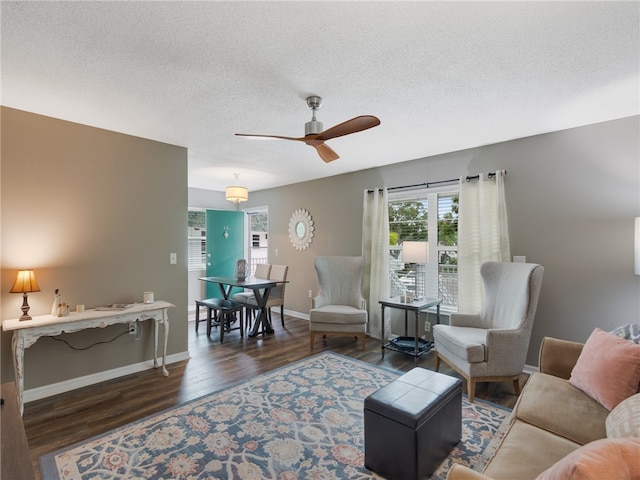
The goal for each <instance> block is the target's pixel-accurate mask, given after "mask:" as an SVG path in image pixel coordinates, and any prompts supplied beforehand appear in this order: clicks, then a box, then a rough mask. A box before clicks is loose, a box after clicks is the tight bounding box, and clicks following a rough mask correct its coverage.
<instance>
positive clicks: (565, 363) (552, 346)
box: [538, 337, 584, 379]
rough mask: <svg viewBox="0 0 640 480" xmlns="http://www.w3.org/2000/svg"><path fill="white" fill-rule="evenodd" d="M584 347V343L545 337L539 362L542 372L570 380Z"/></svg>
mask: <svg viewBox="0 0 640 480" xmlns="http://www.w3.org/2000/svg"><path fill="white" fill-rule="evenodd" d="M583 346H584V344H583V343H578V342H570V341H569V340H560V339H558V338H552V337H544V338H543V339H542V345H540V359H539V362H538V364H539V366H540V372H542V373H546V374H549V375H553V376H555V377H560V378H565V379H569V377H571V370H573V367H574V366H575V364H576V362H577V361H578V357H579V356H580V352H582V347H583Z"/></svg>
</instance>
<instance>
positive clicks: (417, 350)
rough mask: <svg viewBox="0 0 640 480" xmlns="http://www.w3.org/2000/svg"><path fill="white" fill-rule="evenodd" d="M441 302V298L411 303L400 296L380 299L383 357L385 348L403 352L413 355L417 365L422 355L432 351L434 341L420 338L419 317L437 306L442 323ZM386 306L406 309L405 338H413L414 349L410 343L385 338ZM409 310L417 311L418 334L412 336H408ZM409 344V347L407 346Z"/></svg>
mask: <svg viewBox="0 0 640 480" xmlns="http://www.w3.org/2000/svg"><path fill="white" fill-rule="evenodd" d="M441 303H442V300H441V299H439V298H423V299H422V300H414V301H413V302H410V303H404V302H401V301H400V297H399V296H398V297H393V298H386V299H383V300H380V309H381V310H382V345H381V346H380V347H381V350H382V358H384V351H385V349H387V350H392V351H394V352H402V353H405V354H407V355H413V357H414V362H415V364H416V365H417V364H418V358H420V356H421V355H424V354H425V353H427V352H430V351H431V350H432V349H433V342H427V341H425V340H422V339H420V338H418V336H417V332H418V317H419V315H420V312H421V311H423V310H426V309H427V308H431V307H436V323H440V304H441ZM385 307H389V308H397V309H400V310H404V334H405V338H404V339H407V340H409V339H410V340H413V350H411V349H410V344H409V345H404V344H400V343H398V342H395V341H394V340H391V341H387V339H386V338H384V337H385V333H384V332H385V329H384V309H385ZM409 312H414V313H415V330H414V331H415V332H416V336H414V337H410V338H409V337H407V335H408V329H407V321H408V314H409ZM408 346H409V348H407V347H408Z"/></svg>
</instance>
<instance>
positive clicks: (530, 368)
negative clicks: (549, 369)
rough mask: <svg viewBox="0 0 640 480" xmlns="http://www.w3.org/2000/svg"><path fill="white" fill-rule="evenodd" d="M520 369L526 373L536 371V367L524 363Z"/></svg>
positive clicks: (529, 373)
mask: <svg viewBox="0 0 640 480" xmlns="http://www.w3.org/2000/svg"><path fill="white" fill-rule="evenodd" d="M522 371H523V372H524V373H526V374H528V375H531V374H532V373H536V372H537V371H538V367H534V366H533V365H525V366H524V368H523V369H522Z"/></svg>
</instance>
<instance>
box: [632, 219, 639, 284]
mask: <svg viewBox="0 0 640 480" xmlns="http://www.w3.org/2000/svg"><path fill="white" fill-rule="evenodd" d="M633 252H634V263H633V271H634V273H635V274H636V275H640V217H636V228H635V234H634V239H633Z"/></svg>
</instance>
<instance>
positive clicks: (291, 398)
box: [40, 353, 509, 480]
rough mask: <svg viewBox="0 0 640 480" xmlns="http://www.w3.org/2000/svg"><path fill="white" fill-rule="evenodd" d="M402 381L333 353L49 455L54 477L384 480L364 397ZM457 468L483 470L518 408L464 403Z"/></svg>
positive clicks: (443, 469) (453, 458) (47, 475)
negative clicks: (370, 458) (367, 442)
mask: <svg viewBox="0 0 640 480" xmlns="http://www.w3.org/2000/svg"><path fill="white" fill-rule="evenodd" d="M398 376H399V374H398V373H394V372H390V371H388V370H384V369H382V368H379V367H376V366H374V365H371V364H368V363H364V362H361V361H359V360H354V359H351V358H349V357H345V356H342V355H338V354H334V353H321V354H318V355H315V356H313V357H310V358H307V359H304V360H301V361H299V362H296V363H292V364H291V365H288V366H287V367H283V368H281V369H278V370H274V371H272V372H269V373H266V374H263V375H260V376H258V377H256V378H255V379H253V380H249V381H246V382H243V383H241V384H238V385H236V386H234V387H230V388H227V389H224V390H222V391H219V392H215V393H212V394H209V395H206V396H204V397H202V398H200V399H197V400H193V401H190V402H188V403H185V404H183V405H180V406H178V407H174V408H172V409H170V410H167V411H165V412H163V413H160V414H157V415H154V416H152V417H149V418H146V419H144V420H140V421H138V422H135V423H133V424H129V425H126V426H125V427H122V428H120V429H117V430H114V431H111V432H109V433H106V434H104V435H102V436H99V437H95V438H91V439H89V440H87V441H85V442H81V443H79V444H77V445H74V446H71V447H68V448H65V449H63V450H60V451H57V452H54V453H52V454H49V455H46V456H44V457H41V458H40V467H41V471H42V476H43V478H44V479H45V480H50V479H56V480H61V479H87V480H88V479H91V480H94V479H128V480H131V479H198V480H200V479H203V480H205V479H206V480H211V479H224V478H237V479H245V480H249V479H256V480H258V479H274V480H275V479H278V480H295V479H312V480H329V479H345V478H347V479H357V480H363V479H379V478H381V477H380V476H378V475H376V474H374V473H372V472H371V471H369V470H367V469H366V468H365V467H364V444H363V443H364V440H363V439H364V425H363V418H364V416H363V402H364V398H365V397H366V396H368V395H369V394H371V393H373V392H374V391H376V390H377V389H379V388H380V387H382V386H384V385H386V384H388V383H389V382H391V381H393V380H394V379H396V378H397V377H398ZM462 410H463V412H462V422H463V428H462V441H461V442H460V444H458V446H457V447H456V448H455V449H454V450H453V452H452V453H451V454H450V455H449V457H448V458H447V459H446V460H445V461H444V462H443V464H442V465H441V466H440V467H439V469H438V470H437V471H436V472H435V473H434V475H433V477H432V479H433V480H436V479H437V480H443V479H444V478H445V477H446V474H447V471H448V470H449V468H450V465H451V464H452V463H454V462H455V463H462V464H464V465H468V466H471V467H472V468H474V469H480V468H481V467H482V466H483V465H484V462H485V461H486V459H487V456H488V454H489V453H490V452H488V450H490V448H488V447H489V444H490V443H491V440H493V439H494V438H496V437H498V436H499V435H500V432H499V430H500V426H501V425H502V424H503V423H504V420H505V418H506V417H507V416H508V414H509V410H508V409H505V408H503V407H499V406H497V405H492V404H488V403H484V402H481V401H476V402H475V403H473V404H469V403H468V402H467V400H466V397H463V403H462Z"/></svg>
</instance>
